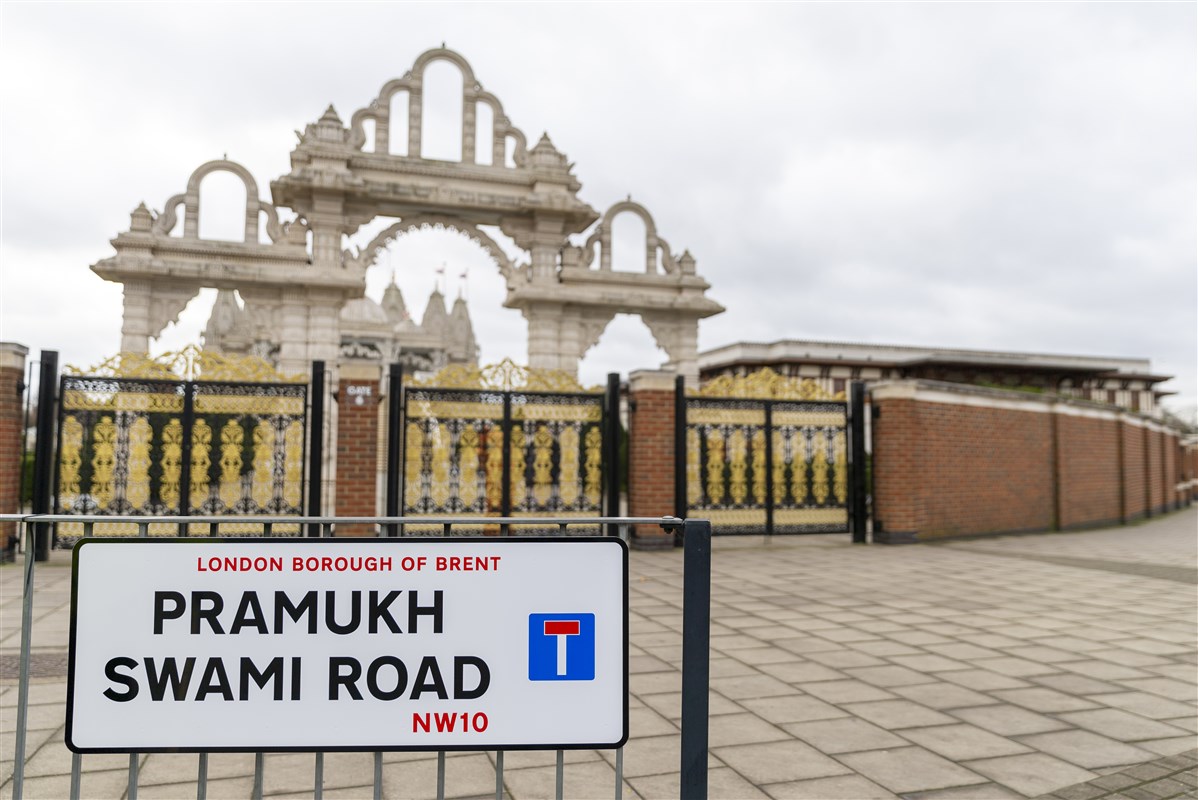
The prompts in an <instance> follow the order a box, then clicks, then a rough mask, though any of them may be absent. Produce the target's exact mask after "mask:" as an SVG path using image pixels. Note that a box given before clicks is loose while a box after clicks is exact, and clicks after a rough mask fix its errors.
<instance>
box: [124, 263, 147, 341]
mask: <svg viewBox="0 0 1198 800" xmlns="http://www.w3.org/2000/svg"><path fill="white" fill-rule="evenodd" d="M124 294H125V310H124V315H123V317H122V320H121V352H122V353H148V352H150V297H151V295H152V291H151V289H150V283H149V282H148V281H126V282H125V284H124Z"/></svg>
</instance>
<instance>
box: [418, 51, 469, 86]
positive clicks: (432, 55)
mask: <svg viewBox="0 0 1198 800" xmlns="http://www.w3.org/2000/svg"><path fill="white" fill-rule="evenodd" d="M434 61H448V62H450V63H452V64H454V65H455V66H456V67H457V68H458V69H459V70H461V71H462V88H463V89H469V88H473V89H480V88H482V87H480V86H478V85H477V84H478V81H477V80H476V79H475V77H474V69H473V68H472V67H471V66H470V62H469V61H467V60H466V59H465V58H463V57H462V55H461V54H460V53H455V52H454V51H453V50H450V49H449V48H448V47H434V48H432V49H431V50H425V51H424V52H423V53H421V54H420V55H418V56H416V60H415V61H414V62H412V71H411V75H412V77H413V78H414V79H416V80H417V81H421V82H423V81H424V70H425V69H426V68H427V67H428V65H429V64H431V63H433V62H434Z"/></svg>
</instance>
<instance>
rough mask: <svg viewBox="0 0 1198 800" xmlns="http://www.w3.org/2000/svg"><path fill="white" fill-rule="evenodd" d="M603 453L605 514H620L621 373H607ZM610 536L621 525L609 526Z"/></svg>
mask: <svg viewBox="0 0 1198 800" xmlns="http://www.w3.org/2000/svg"><path fill="white" fill-rule="evenodd" d="M603 433H604V439H605V442H604V444H605V447H604V453H603V460H604V470H603V472H604V476H603V479H604V481H605V482H606V487H607V492H606V494H607V503H606V508H605V509H604V514H606V515H607V516H609V517H618V516H620V466H621V465H620V375H619V373H616V372H609V373H607V395H606V396H605V397H604V400H603ZM607 535H608V536H619V535H620V526H619V525H616V524H615V523H612V524H610V525H608V526H607Z"/></svg>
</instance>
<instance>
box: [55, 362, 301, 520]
mask: <svg viewBox="0 0 1198 800" xmlns="http://www.w3.org/2000/svg"><path fill="white" fill-rule="evenodd" d="M55 366H56V365H55ZM43 380H44V376H43ZM51 380H52V378H51ZM86 383H96V384H110V385H113V386H115V387H117V391H120V387H122V386H139V387H147V388H150V389H157V390H158V392H159V393H160V394H165V395H169V394H181V395H182V409H181V412H180V415H179V417H180V423H181V425H182V437H181V442H180V445H181V449H182V453H181V455H180V464H179V467H180V474H179V505H178V510H177V512H176V513H178V514H179V515H180V516H186V515H188V514H190V513H191V511H192V505H191V467H192V448H193V442H192V433H193V431H194V429H195V421H196V411H195V400H196V396H197V395H198V394H206V395H207V394H213V392H212V391H211V390H212V389H213V388H216V387H228V388H232V389H256V388H257V389H262V390H263V391H264V392H265V391H266V390H268V389H269V390H272V391H277V390H279V389H280V388H285V389H287V390H289V391H286V392H283V393H282V394H280V395H278V396H288V395H290V396H294V397H298V398H299V399H300V407H301V408H302V409H305V412H306V409H307V402H308V386H307V384H292V383H259V382H250V381H227V380H216V381H189V380H169V379H158V378H145V379H143V378H108V377H96V376H75V375H62V376H61V377H60V379H59V382H58V395H57V401H58V402H57V404H56V405H57V417H56V419H57V426H56V428H57V433H56V437H55V448H54V451H55V453H56V456H55V458H54V464H53V475H54V477H53V506H52V507H53V508H54V510H55V511H56V512H57V513H60V514H66V513H70V512H67V511H65V510H63V509H62V508H61V505H60V503H59V492H60V489H61V487H60V480H61V474H60V466H61V453H62V436H63V421H64V418H65V415H66V412H67V411H68V410H69V409H67V407H66V402H65V400H66V393H67V391H68V390H70V389H71V387H72V386H73V385H75V384H78V387H77V388H76V389H75V390H77V391H86V388H85V387H84V384H86ZM51 385H52V384H51ZM306 416H307V415H306V413H305V414H304V415H303V416H301V420H302V422H303V423H304V428H305V430H304V435H303V436H302V442H303V444H302V450H301V453H300V464H301V465H302V464H305V463H306V461H307V444H308V443H307V439H308V436H307V422H308V420H307V419H306ZM40 430H41V429H40V427H39V433H40ZM306 487H307V482H306V481H304V480H303V476H302V475H301V476H300V481H299V491H300V496H299V502H298V503H297V504H296V506H297V508H298V509H300V510H301V512H302V509H303V507H304V495H305V490H306ZM98 513H103V512H98ZM167 513H170V512H167ZM230 513H233V512H230Z"/></svg>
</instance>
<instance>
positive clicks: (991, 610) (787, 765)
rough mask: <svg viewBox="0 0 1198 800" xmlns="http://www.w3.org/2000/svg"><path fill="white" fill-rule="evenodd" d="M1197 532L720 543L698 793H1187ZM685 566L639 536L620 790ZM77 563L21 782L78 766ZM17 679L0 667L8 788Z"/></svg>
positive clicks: (173, 775) (5, 631)
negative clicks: (72, 711) (702, 789)
mask: <svg viewBox="0 0 1198 800" xmlns="http://www.w3.org/2000/svg"><path fill="white" fill-rule="evenodd" d="M1196 530H1198V510H1196V509H1189V510H1186V511H1183V512H1180V513H1177V514H1173V515H1171V516H1168V517H1165V518H1163V519H1158V520H1153V521H1151V522H1148V523H1145V524H1140V525H1134V526H1130V527H1127V528H1117V529H1107V530H1100V531H1091V532H1079V533H1066V534H1051V535H1034V536H1018V537H1002V538H990V539H978V540H973V541H963V542H955V543H951V544H941V545H913V546H907V547H881V546H878V547H861V546H858V547H853V546H851V545H850V544H848V543H847V541H846V540H847V537H842V536H837V537H800V538H792V539H777V540H774V541H771V542H769V543H763V542H762V541H761V540H760V539H752V540H747V539H736V540H731V539H725V540H720V541H718V542H717V544H716V548H715V554H714V560H713V576H712V584H713V586H712V592H713V601H712V614H713V622H712V651H711V672H712V679H711V701H710V702H711V754H710V761H709V764H710V794H711V797H713V798H766V797H771V798H826V799H828V800H832V799H833V798H854V799H857V800H868V799H870V798H892V797H896V796H897V797H903V798H910V799H911V800H915V799H920V800H923V799H924V798H926V799H928V800H931V798H954V799H956V798H959V799H960V800H968V799H969V798H1019V797H1035V796H1040V795H1046V794H1050V793H1051V794H1052V795H1054V796H1055V797H1057V798H1068V799H1069V800H1090V798H1097V797H1120V796H1122V797H1129V798H1133V799H1134V800H1156V798H1160V797H1167V796H1186V797H1195V796H1198V791H1196V790H1195V788H1194V786H1195V784H1196V783H1198V780H1195V779H1194V767H1193V759H1192V758H1191V761H1190V763H1189V765H1187V764H1186V762H1185V761H1184V760H1177V761H1169V760H1162V758H1163V757H1168V756H1177V755H1178V754H1182V753H1185V752H1187V751H1190V750H1192V749H1194V748H1195V746H1198V720H1196V710H1198V666H1196V664H1198V596H1196V593H1195V588H1194V587H1195V583H1196V582H1198V570H1196V567H1198V537H1196V536H1195V532H1196ZM681 572H682V559H681V554H680V553H677V552H673V553H634V554H633V558H632V579H631V580H632V587H631V602H632V609H633V611H632V614H631V624H632V637H631V638H632V658H631V670H632V673H633V674H632V677H631V690H632V699H631V725H632V736H633V739H632V740H631V741H630V742H629V744H628V746H627V747H626V748H625V751H624V777H625V783H624V787H623V793H624V797H630V798H636V797H642V798H657V797H677V796H678V778H677V770H678V748H679V733H678V723H679V713H680V712H679V697H680V694H679V672H678V664H679V662H680V649H681V634H680V629H681V624H682V616H681V608H680V606H681V586H682V574H681ZM20 577H21V576H20V572H19V570H18V569H16V568H13V567H7V568H4V569H3V570H0V590H2V592H0V670H8V669H10V668H11V665H12V664H13V663H14V659H13V656H14V655H15V652H16V648H17V625H18V624H19V595H20ZM68 578H69V570H68V569H66V568H65V562H61V561H60V562H56V563H55V564H53V565H51V566H49V567H46V568H44V569H39V573H38V591H37V593H36V597H37V613H36V617H37V622H36V628H35V630H36V649H37V659H36V662H35V667H36V669H37V671H38V674H39V675H41V677H39V678H37V679H36V680H35V685H34V686H33V687H32V691H31V698H32V703H33V705H32V706H31V709H30V729H31V732H30V736H29V753H30V754H31V757H30V759H29V761H28V765H27V770H26V775H27V776H28V777H27V782H26V796H27V797H62V796H65V794H66V788H67V785H68V778H67V776H68V774H69V770H70V755H69V753H68V752H67V751H66V750H65V748H64V747H63V744H62V737H63V730H62V725H63V715H64V687H63V677H62V676H63V674H64V672H65V670H64V664H65V661H64V659H63V655H62V654H63V651H64V650H65V643H66V629H67V613H66V604H67V602H68V599H69V581H68ZM16 694H17V690H16V686H15V681H14V680H13V679H12V678H11V677H10V675H9V673H8V672H6V671H0V715H2V722H0V776H2V779H3V780H4V784H3V791H2V794H3V796H4V797H8V796H11V792H12V785H11V773H12V760H11V759H12V753H13V736H14V734H13V730H14V727H15V711H14V706H15V702H16ZM614 760H615V754H614V753H613V752H609V751H602V752H599V751H582V752H570V753H568V754H567V755H566V769H565V796H566V797H569V798H589V797H612V796H613V793H614V787H615V772H614V767H613V763H614ZM196 761H197V758H196V756H182V755H180V756H176V755H150V756H142V757H141V759H140V767H141V778H140V787H141V788H140V792H139V797H141V798H155V797H163V798H182V797H194V796H195V788H194V784H193V783H192V781H193V780H194V776H195V771H196ZM383 761H384V767H383V772H384V796H385V797H389V798H400V797H431V796H433V795H434V794H435V774H436V766H435V761H434V760H432V759H430V758H429V757H425V756H418V755H408V754H392V755H387V756H385V757H384V759H383ZM553 761H554V754H553V753H508V754H507V755H506V758H505V772H504V785H505V787H506V790H507V792H508V794H509V795H510V796H511V797H513V798H519V799H520V800H524V798H534V797H551V796H552V795H553V789H554V770H553V766H552V765H553ZM493 762H494V754H491V753H477V754H459V755H450V756H449V757H448V759H447V769H446V796H447V797H486V796H491V797H493V796H494V792H495V774H494V767H493ZM1149 762H1152V764H1149ZM312 764H313V757H312V756H298V755H269V756H266V759H265V771H264V790H265V793H266V794H267V795H277V796H297V795H298V796H305V795H310V789H311V785H312V783H311V782H312ZM253 766H254V765H253V757H252V756H218V755H214V756H211V758H210V766H209V776H210V783H209V787H208V797H211V798H217V797H248V796H249V794H250V792H251V789H252V780H253V778H252V776H253ZM83 767H84V770H85V774H84V778H83V795H84V796H85V797H122V796H124V795H123V793H124V791H125V786H126V779H127V767H128V758H127V757H125V756H114V757H108V756H88V757H86V758H84V760H83ZM1137 770H1138V772H1137ZM372 776H373V762H372V756H371V755H369V754H363V755H336V756H335V755H330V756H327V757H326V762H325V786H326V789H325V793H324V796H325V797H330V798H333V797H369V796H370V785H371V781H372ZM1178 787H1180V788H1178ZM1170 791H1172V792H1175V794H1172V795H1170V794H1168V792H1170ZM1187 792H1188V794H1187Z"/></svg>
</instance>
